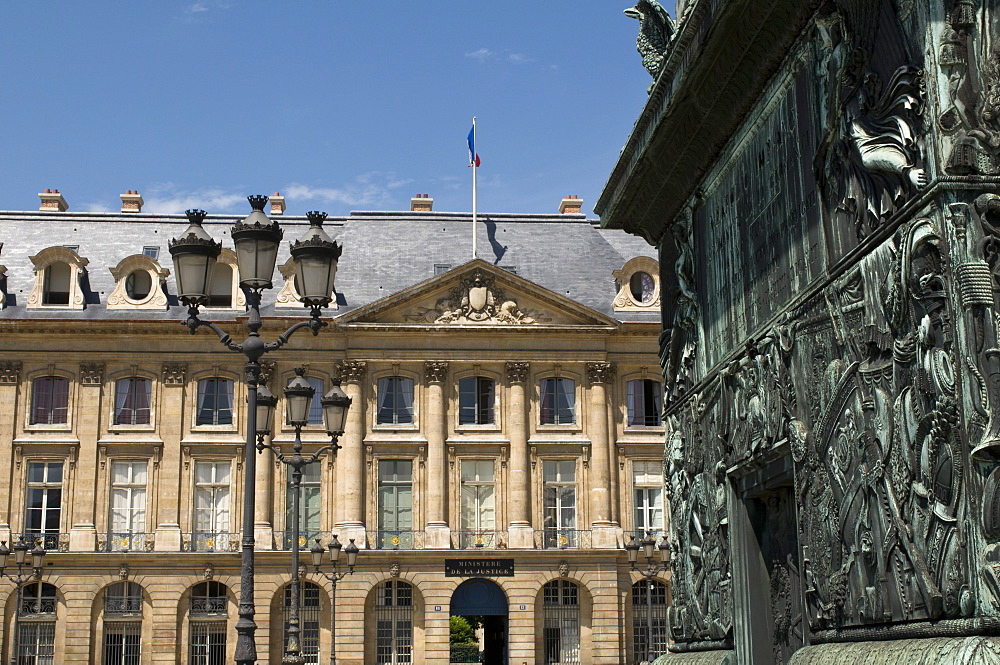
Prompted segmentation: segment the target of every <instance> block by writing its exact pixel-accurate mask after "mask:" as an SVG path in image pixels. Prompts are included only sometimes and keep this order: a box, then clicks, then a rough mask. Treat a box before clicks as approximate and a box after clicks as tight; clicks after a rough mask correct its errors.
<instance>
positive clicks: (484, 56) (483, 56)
mask: <svg viewBox="0 0 1000 665" xmlns="http://www.w3.org/2000/svg"><path fill="white" fill-rule="evenodd" d="M495 55H496V53H494V52H493V51H491V50H489V49H488V48H481V49H479V50H478V51H471V52H469V53H466V54H465V57H466V58H472V59H473V60H478V61H479V62H485V61H486V60H488V59H490V58H492V57H494V56H495Z"/></svg>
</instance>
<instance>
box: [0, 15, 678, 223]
mask: <svg viewBox="0 0 1000 665" xmlns="http://www.w3.org/2000/svg"><path fill="white" fill-rule="evenodd" d="M664 4H665V5H666V4H667V3H664ZM669 4H670V5H671V7H670V9H671V10H672V4H673V3H672V2H671V3H669ZM628 5H629V3H628V2H627V0H624V1H621V2H607V1H599V2H595V1H588V2H582V3H581V2H565V1H557V0H541V1H539V0H535V1H533V2H528V1H522V0H507V1H505V2H493V3H485V2H456V1H451V0H424V1H423V2H412V1H411V2H392V1H388V2H378V3H376V2H367V1H364V0H355V1H353V2H348V1H345V0H327V1H325V2H323V1H306V0H303V1H301V2H297V1H294V0H292V1H289V2H283V3H278V2H265V1H263V0H253V1H251V0H198V1H190V0H189V1H187V2H172V1H170V0H127V1H125V0H101V1H100V2H70V1H68V0H61V1H55V2H45V3H29V2H9V3H4V6H3V8H2V9H0V21H2V24H3V26H4V39H3V40H0V63H3V64H2V66H0V89H2V90H3V96H4V101H3V105H2V112H0V117H2V118H3V125H4V127H5V131H4V137H3V139H2V142H0V145H2V146H3V149H2V154H3V157H2V159H0V209H7V210H34V209H37V208H38V196H37V194H38V192H41V191H44V189H45V188H47V187H52V188H58V189H59V190H60V192H62V193H63V194H64V196H65V197H66V199H67V201H68V202H69V205H70V209H71V210H76V211H83V210H92V211H101V210H105V211H114V210H117V209H118V208H119V207H120V205H121V204H120V199H119V198H118V195H119V194H121V193H124V192H125V190H126V189H138V190H139V191H140V193H141V194H142V195H143V197H144V198H145V201H146V205H145V208H144V210H145V211H147V212H171V213H172V212H182V211H183V210H184V209H186V208H189V207H200V208H204V209H206V210H207V211H209V212H210V213H224V212H236V213H239V212H246V211H248V210H249V206H248V204H247V203H246V201H245V198H244V197H245V196H247V195H248V194H255V193H266V194H271V193H272V192H274V191H280V192H281V193H282V194H283V195H285V197H286V199H287V205H288V211H287V212H288V214H304V213H305V212H306V211H307V210H312V209H320V210H325V211H327V212H328V213H330V214H331V215H344V214H347V213H348V212H349V211H351V210H406V209H408V208H409V199H410V197H412V196H413V195H415V194H418V193H420V194H424V193H426V194H430V195H431V196H432V197H433V198H434V199H435V202H434V207H435V210H445V211H454V210H460V211H467V210H470V209H471V174H470V171H469V169H468V168H467V167H466V164H467V148H466V145H465V138H466V134H467V133H468V130H469V128H470V126H471V119H472V116H474V115H475V116H477V118H478V146H477V147H478V152H479V154H480V156H481V158H482V162H483V163H482V167H481V168H480V169H479V210H480V211H484V212H485V211H492V212H530V213H543V212H555V211H556V209H557V207H558V203H559V200H560V199H561V198H562V197H564V196H566V195H569V194H575V195H578V196H580V197H581V198H583V199H585V201H584V211H585V212H587V213H588V214H592V208H593V205H594V203H595V202H596V199H597V196H598V195H599V193H600V191H601V188H602V187H603V185H604V182H605V180H606V179H607V176H608V174H609V173H610V171H611V169H612V167H613V166H614V163H615V160H616V159H617V156H618V152H619V150H620V149H621V146H622V145H623V144H624V142H625V140H626V139H627V137H628V134H629V131H630V130H631V128H632V123H633V122H634V121H635V118H636V117H637V116H638V114H639V112H640V110H641V109H642V105H643V104H644V102H645V100H646V88H647V86H648V85H649V83H650V81H651V79H650V78H649V75H648V74H647V73H646V71H645V70H644V69H643V67H642V63H641V59H640V57H639V55H638V53H636V50H635V37H636V33H637V30H638V23H637V22H636V21H634V20H632V19H629V18H628V17H626V16H625V15H624V14H623V13H622V10H624V9H625V8H626V7H627V6H628Z"/></svg>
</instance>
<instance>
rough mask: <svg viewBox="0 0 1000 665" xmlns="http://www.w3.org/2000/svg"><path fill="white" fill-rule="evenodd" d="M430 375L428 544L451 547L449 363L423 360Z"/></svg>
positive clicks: (427, 427)
mask: <svg viewBox="0 0 1000 665" xmlns="http://www.w3.org/2000/svg"><path fill="white" fill-rule="evenodd" d="M424 375H425V376H426V378H427V425H426V428H425V432H426V433H427V485H428V486H427V526H426V529H425V531H426V539H427V540H426V545H425V546H426V547H427V548H428V549H448V548H449V547H451V533H450V530H449V529H448V521H447V520H446V519H445V516H446V515H447V502H446V497H447V491H448V487H447V485H448V473H447V469H446V468H445V446H444V442H445V438H446V437H447V432H448V423H447V412H448V409H447V402H446V397H445V394H444V384H445V380H446V379H447V378H448V363H446V362H427V363H424Z"/></svg>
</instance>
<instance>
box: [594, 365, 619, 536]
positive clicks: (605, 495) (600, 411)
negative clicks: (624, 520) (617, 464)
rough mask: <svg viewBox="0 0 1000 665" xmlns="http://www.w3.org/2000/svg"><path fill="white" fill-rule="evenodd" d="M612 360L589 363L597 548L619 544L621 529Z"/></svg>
mask: <svg viewBox="0 0 1000 665" xmlns="http://www.w3.org/2000/svg"><path fill="white" fill-rule="evenodd" d="M614 373H615V367H614V365H612V364H611V363H606V362H591V363H587V378H588V380H589V382H590V390H589V393H590V404H589V405H588V407H589V408H588V409H587V414H588V417H587V430H588V434H589V435H590V442H591V446H590V448H591V462H590V515H591V525H590V528H591V530H592V536H591V537H592V542H593V545H594V547H596V548H614V547H617V546H618V538H617V529H615V528H614V525H613V523H612V521H611V450H610V441H609V437H608V398H607V391H606V384H607V383H608V382H609V381H610V380H611V378H612V377H613V376H614Z"/></svg>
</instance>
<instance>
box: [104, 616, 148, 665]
mask: <svg viewBox="0 0 1000 665" xmlns="http://www.w3.org/2000/svg"><path fill="white" fill-rule="evenodd" d="M141 645H142V622H141V621H107V620H105V622H104V659H103V660H102V661H101V662H102V664H103V665H139V655H140V652H141V648H140V647H141Z"/></svg>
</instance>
